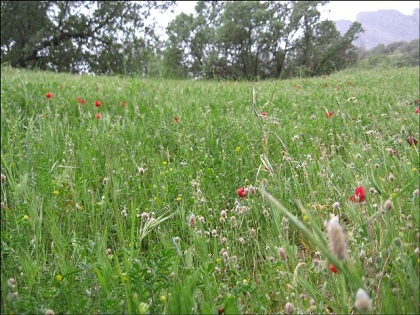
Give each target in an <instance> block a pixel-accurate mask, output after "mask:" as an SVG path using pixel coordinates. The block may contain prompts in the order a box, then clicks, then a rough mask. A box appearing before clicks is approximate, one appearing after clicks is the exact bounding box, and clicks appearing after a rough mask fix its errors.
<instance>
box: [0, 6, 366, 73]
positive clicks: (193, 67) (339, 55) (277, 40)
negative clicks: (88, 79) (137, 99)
mask: <svg viewBox="0 0 420 315" xmlns="http://www.w3.org/2000/svg"><path fill="white" fill-rule="evenodd" d="M326 3H328V2H327V1H287V2H285V1H281V2H280V1H197V3H196V6H195V12H194V13H193V14H185V13H181V14H179V15H178V16H176V17H175V18H174V19H173V20H172V21H171V22H170V23H169V25H168V27H167V29H166V36H167V39H166V40H162V38H160V37H159V36H158V35H157V34H156V32H155V24H154V23H153V21H152V22H150V18H151V16H152V13H153V12H158V11H157V10H160V12H165V11H166V10H169V9H171V8H172V7H173V6H174V4H175V2H174V1H163V2H156V1H140V2H136V1H1V58H2V63H4V62H9V63H10V64H11V65H12V66H16V67H24V68H35V67H36V68H40V69H48V70H55V71H66V72H80V71H87V72H93V73H97V74H111V73H114V74H128V75H152V74H153V75H163V76H165V77H175V78H186V77H200V78H208V79H211V78H218V79H251V80H253V79H267V78H285V77H290V76H296V75H304V76H316V75H323V74H328V73H331V72H332V71H336V70H341V69H344V68H345V67H347V66H349V65H351V64H353V63H354V62H355V61H356V60H357V49H356V47H354V46H353V45H352V42H353V41H354V40H355V39H356V38H357V36H358V34H359V33H360V32H362V31H363V29H362V27H361V25H360V23H357V22H354V23H353V24H352V26H351V27H350V29H349V30H348V31H347V33H345V34H344V35H340V33H339V32H338V31H337V29H336V27H335V24H334V23H333V22H331V21H321V20H320V12H319V8H320V7H322V6H323V5H325V4H326ZM155 15H156V14H155Z"/></svg>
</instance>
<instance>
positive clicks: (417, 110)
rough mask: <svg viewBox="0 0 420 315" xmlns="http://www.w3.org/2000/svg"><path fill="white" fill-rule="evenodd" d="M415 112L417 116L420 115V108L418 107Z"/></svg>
mask: <svg viewBox="0 0 420 315" xmlns="http://www.w3.org/2000/svg"><path fill="white" fill-rule="evenodd" d="M414 112H415V113H416V114H420V106H418V107H416V109H415V110H414Z"/></svg>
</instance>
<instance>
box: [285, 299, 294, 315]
mask: <svg viewBox="0 0 420 315" xmlns="http://www.w3.org/2000/svg"><path fill="white" fill-rule="evenodd" d="M294 309H295V307H294V306H293V304H292V303H290V302H287V303H286V305H285V306H284V312H285V313H286V314H293V311H294Z"/></svg>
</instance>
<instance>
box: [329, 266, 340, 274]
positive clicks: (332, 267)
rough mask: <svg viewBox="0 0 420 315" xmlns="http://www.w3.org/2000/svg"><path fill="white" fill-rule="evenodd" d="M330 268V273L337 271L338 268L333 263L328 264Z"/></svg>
mask: <svg viewBox="0 0 420 315" xmlns="http://www.w3.org/2000/svg"><path fill="white" fill-rule="evenodd" d="M330 270H331V271H332V273H337V272H338V269H337V268H336V267H335V266H334V265H333V264H330Z"/></svg>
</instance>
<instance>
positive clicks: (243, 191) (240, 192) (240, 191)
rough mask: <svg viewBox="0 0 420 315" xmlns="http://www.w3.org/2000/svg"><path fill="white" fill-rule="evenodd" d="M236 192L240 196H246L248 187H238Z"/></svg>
mask: <svg viewBox="0 0 420 315" xmlns="http://www.w3.org/2000/svg"><path fill="white" fill-rule="evenodd" d="M237 193H238V196H239V197H240V198H246V197H247V196H248V189H246V188H245V187H241V188H238V190H237Z"/></svg>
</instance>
